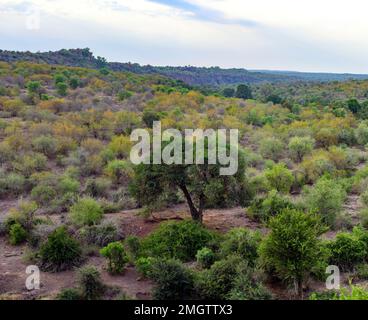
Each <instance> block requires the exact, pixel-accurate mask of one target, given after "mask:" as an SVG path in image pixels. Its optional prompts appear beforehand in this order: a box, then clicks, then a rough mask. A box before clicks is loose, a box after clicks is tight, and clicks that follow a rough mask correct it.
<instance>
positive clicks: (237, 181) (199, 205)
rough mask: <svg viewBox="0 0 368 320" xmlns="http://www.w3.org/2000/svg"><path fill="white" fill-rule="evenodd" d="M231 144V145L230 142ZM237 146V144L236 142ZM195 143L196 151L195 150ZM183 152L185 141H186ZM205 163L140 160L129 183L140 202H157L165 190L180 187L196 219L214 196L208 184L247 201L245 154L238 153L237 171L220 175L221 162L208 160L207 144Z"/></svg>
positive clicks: (224, 194)
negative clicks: (161, 162)
mask: <svg viewBox="0 0 368 320" xmlns="http://www.w3.org/2000/svg"><path fill="white" fill-rule="evenodd" d="M228 147H229V146H228ZM233 147H235V146H233ZM195 149H196V148H195V145H194V155H195V154H196V152H195ZM182 150H183V151H182V152H183V154H184V144H183V149H182ZM204 154H205V155H206V157H205V160H204V164H196V160H195V156H194V161H193V164H181V165H180V164H170V165H167V164H139V165H137V166H135V168H134V171H135V175H134V180H133V182H132V183H131V185H130V191H131V193H132V195H133V196H134V197H135V198H136V199H137V200H138V202H139V203H140V204H141V205H152V204H153V203H157V202H158V201H159V200H160V197H162V196H163V195H165V194H168V193H169V192H171V193H172V192H173V191H176V190H180V191H181V192H182V193H183V195H184V197H185V199H186V201H187V203H188V206H189V209H190V213H191V215H192V218H193V220H196V221H199V222H202V218H203V211H204V209H205V208H206V207H207V205H208V204H209V202H210V199H212V198H213V194H212V193H213V191H212V189H211V188H208V186H209V185H213V184H221V185H223V186H224V188H223V190H222V192H223V193H222V194H221V196H222V197H223V199H224V201H225V198H226V197H232V198H233V199H235V200H236V201H237V202H238V203H239V204H242V203H244V201H245V196H244V194H245V192H244V185H245V182H244V179H245V176H244V170H245V158H244V155H243V153H242V152H239V154H238V171H237V172H236V173H235V174H234V175H232V176H227V175H220V164H208V159H207V155H208V144H205V151H204Z"/></svg>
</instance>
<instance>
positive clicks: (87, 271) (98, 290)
mask: <svg viewBox="0 0 368 320" xmlns="http://www.w3.org/2000/svg"><path fill="white" fill-rule="evenodd" d="M78 285H79V288H80V291H81V295H82V297H83V299H86V300H99V299H101V297H102V296H103V294H104V292H105V290H106V286H105V285H104V284H103V283H102V281H101V275H100V272H99V271H98V270H97V269H96V267H94V266H85V267H83V268H80V269H79V270H78Z"/></svg>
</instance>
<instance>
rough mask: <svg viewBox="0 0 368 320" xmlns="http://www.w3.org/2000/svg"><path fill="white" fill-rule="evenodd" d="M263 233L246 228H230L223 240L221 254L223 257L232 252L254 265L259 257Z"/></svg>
mask: <svg viewBox="0 0 368 320" xmlns="http://www.w3.org/2000/svg"><path fill="white" fill-rule="evenodd" d="M260 241H261V234H260V233H259V232H254V231H250V230H247V229H245V228H235V229H232V230H230V231H229V232H228V233H227V234H226V235H225V236H224V239H223V240H222V241H221V244H220V254H221V256H222V257H223V258H226V257H227V256H230V255H232V254H236V255H239V256H240V257H242V258H243V259H244V260H245V261H246V262H247V263H248V264H249V265H250V266H254V265H255V262H256V259H257V258H258V252H257V250H258V246H259V243H260Z"/></svg>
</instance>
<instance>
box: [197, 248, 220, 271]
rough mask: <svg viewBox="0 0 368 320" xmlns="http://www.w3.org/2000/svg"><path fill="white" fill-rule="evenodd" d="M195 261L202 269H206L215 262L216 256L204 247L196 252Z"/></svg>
mask: <svg viewBox="0 0 368 320" xmlns="http://www.w3.org/2000/svg"><path fill="white" fill-rule="evenodd" d="M196 259H197V262H198V264H199V265H200V266H201V267H202V268H204V269H208V268H209V267H211V266H212V264H213V263H214V262H215V260H216V255H215V253H214V252H213V251H212V250H211V249H209V248H206V247H205V248H202V249H200V250H198V251H197V254H196Z"/></svg>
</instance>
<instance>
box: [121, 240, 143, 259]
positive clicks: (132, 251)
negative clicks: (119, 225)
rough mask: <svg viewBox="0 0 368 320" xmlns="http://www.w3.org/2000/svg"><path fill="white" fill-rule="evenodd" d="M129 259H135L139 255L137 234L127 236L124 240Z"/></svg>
mask: <svg viewBox="0 0 368 320" xmlns="http://www.w3.org/2000/svg"><path fill="white" fill-rule="evenodd" d="M124 244H125V246H126V248H127V251H128V255H129V257H130V260H135V259H137V258H138V257H139V255H140V251H141V242H140V239H139V238H138V237H137V236H132V235H130V236H128V237H126V239H125V240H124Z"/></svg>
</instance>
